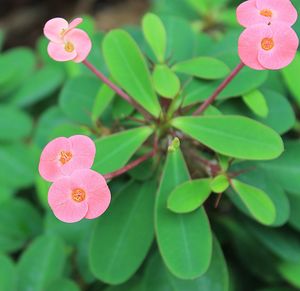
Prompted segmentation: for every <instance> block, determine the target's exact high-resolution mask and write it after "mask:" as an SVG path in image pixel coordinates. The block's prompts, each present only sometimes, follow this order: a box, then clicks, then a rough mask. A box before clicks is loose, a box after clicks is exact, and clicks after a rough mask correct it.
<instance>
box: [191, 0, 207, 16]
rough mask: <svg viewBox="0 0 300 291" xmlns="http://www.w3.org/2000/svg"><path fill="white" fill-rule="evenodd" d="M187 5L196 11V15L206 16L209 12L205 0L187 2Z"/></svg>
mask: <svg viewBox="0 0 300 291" xmlns="http://www.w3.org/2000/svg"><path fill="white" fill-rule="evenodd" d="M187 3H188V4H190V5H191V6H192V7H193V8H194V9H196V10H197V12H198V13H200V14H202V15H203V14H206V13H207V12H208V10H209V5H208V2H207V1H206V0H202V1H198V0H187Z"/></svg>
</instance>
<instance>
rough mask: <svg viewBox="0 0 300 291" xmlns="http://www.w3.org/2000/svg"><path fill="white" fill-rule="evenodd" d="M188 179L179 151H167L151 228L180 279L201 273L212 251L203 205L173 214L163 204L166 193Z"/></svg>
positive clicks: (210, 236)
mask: <svg viewBox="0 0 300 291" xmlns="http://www.w3.org/2000/svg"><path fill="white" fill-rule="evenodd" d="M188 179H189V174H188V171H187V168H186V165H185V162H184V159H183V156H182V154H181V151H180V150H177V151H174V152H170V153H169V154H168V157H167V161H166V164H165V166H164V171H163V175H162V178H161V182H160V187H159V190H158V193H157V198H156V205H155V230H156V236H157V243H158V247H159V250H160V253H161V255H162V257H163V259H164V262H165V264H166V265H167V267H168V268H169V270H170V271H171V273H172V274H173V275H175V276H176V277H178V278H181V279H195V278H197V277H199V276H201V275H203V274H204V273H205V272H206V271H207V269H208V267H209V263H210V260H211V253H212V233H211V229H210V225H209V222H208V218H207V216H206V213H205V210H204V208H203V207H201V208H199V209H198V210H196V211H194V212H192V213H188V214H174V213H172V212H170V210H168V209H167V208H166V204H167V200H168V196H169V193H171V192H172V191H173V190H174V189H175V187H176V186H178V185H180V184H181V183H183V182H185V181H187V180H188Z"/></svg>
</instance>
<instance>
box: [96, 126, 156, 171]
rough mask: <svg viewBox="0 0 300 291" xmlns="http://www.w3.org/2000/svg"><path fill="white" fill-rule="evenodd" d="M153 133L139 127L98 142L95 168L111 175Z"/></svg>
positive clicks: (150, 130) (149, 129) (146, 128)
mask: <svg viewBox="0 0 300 291" xmlns="http://www.w3.org/2000/svg"><path fill="white" fill-rule="evenodd" d="M151 133H152V129H151V128H149V127H139V128H135V129H131V130H127V131H124V132H120V133H116V134H113V135H110V136H107V137H103V138H100V139H98V140H96V142H95V143H96V149H97V152H96V157H95V163H94V166H93V168H94V169H95V170H96V171H99V172H101V173H109V172H112V171H115V170H117V169H119V168H121V167H123V166H124V165H125V164H126V162H127V161H128V160H129V159H130V158H131V156H132V155H133V154H134V153H135V152H136V151H137V149H138V148H139V147H140V146H141V145H142V144H143V143H144V141H145V140H146V139H147V138H148V137H149V135H150V134H151Z"/></svg>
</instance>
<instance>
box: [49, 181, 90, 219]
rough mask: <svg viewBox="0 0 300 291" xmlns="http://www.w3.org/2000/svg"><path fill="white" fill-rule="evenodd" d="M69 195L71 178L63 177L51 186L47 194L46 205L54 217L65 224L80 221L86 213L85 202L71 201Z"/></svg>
mask: <svg viewBox="0 0 300 291" xmlns="http://www.w3.org/2000/svg"><path fill="white" fill-rule="evenodd" d="M71 193H72V188H71V178H70V177H64V178H61V179H59V180H57V181H56V182H54V183H53V184H52V186H51V187H50V189H49V194H48V203H49V205H50V207H51V209H52V211H53V213H54V215H55V216H56V217H57V218H58V219H59V220H61V221H63V222H67V223H72V222H77V221H79V220H81V219H82V218H84V217H85V215H86V213H87V211H88V203H87V200H84V201H82V202H75V201H73V200H72V197H71Z"/></svg>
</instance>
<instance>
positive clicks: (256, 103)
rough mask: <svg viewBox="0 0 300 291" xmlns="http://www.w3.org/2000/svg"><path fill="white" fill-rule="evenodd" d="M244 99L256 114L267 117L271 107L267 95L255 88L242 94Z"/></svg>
mask: <svg viewBox="0 0 300 291" xmlns="http://www.w3.org/2000/svg"><path fill="white" fill-rule="evenodd" d="M242 98H243V101H244V102H245V104H246V105H247V106H248V107H249V109H250V110H252V111H253V112H254V113H255V114H256V115H258V116H260V117H267V116H268V114H269V108H268V104H267V101H266V99H265V96H264V95H263V93H262V92H261V91H259V90H253V91H251V92H249V93H247V94H244V95H243V96H242Z"/></svg>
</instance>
